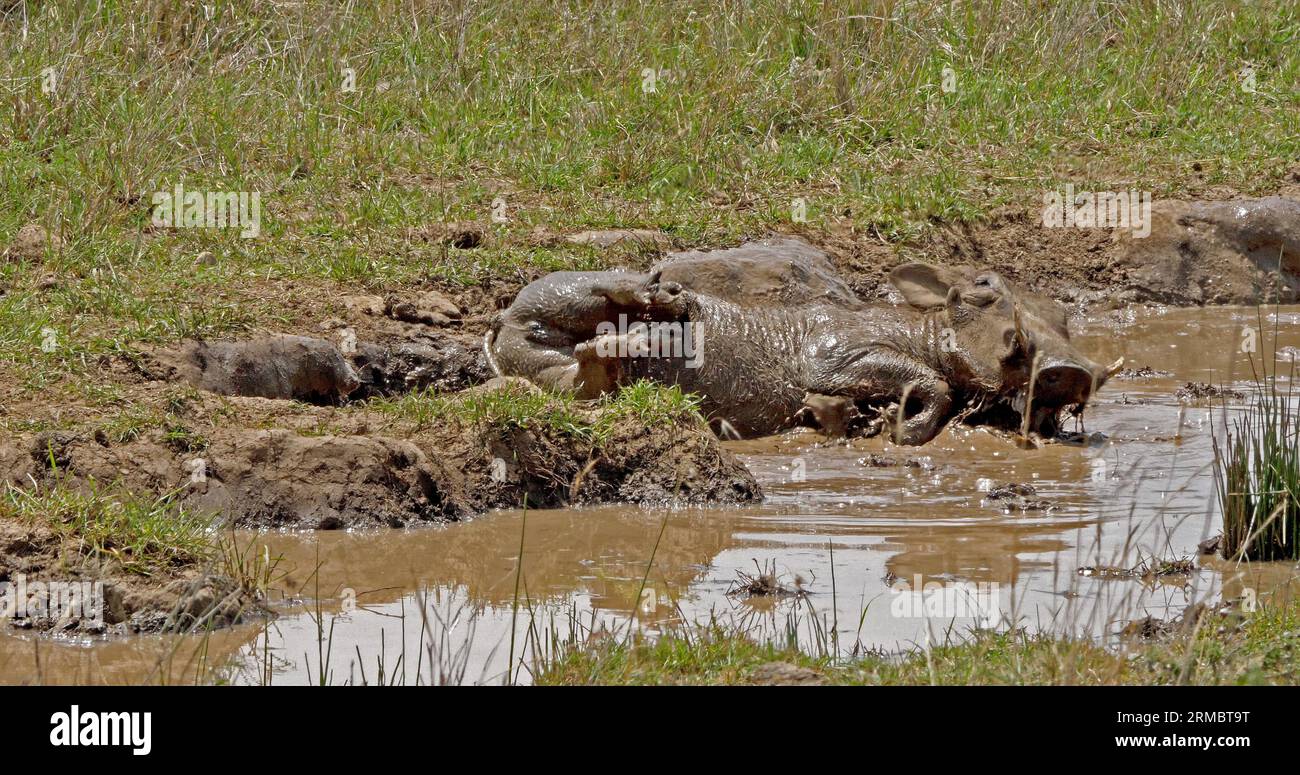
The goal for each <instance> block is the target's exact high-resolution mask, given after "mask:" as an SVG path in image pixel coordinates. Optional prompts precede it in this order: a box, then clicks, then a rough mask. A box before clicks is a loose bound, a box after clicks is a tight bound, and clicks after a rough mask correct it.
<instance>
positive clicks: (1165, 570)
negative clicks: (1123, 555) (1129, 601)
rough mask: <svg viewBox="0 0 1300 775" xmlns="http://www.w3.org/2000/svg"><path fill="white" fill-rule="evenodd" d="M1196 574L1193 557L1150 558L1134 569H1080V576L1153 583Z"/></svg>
mask: <svg viewBox="0 0 1300 775" xmlns="http://www.w3.org/2000/svg"><path fill="white" fill-rule="evenodd" d="M1195 572H1196V561H1195V560H1193V559H1192V558H1191V557H1177V558H1172V559H1159V558H1156V557H1150V558H1147V559H1143V560H1141V561H1139V562H1138V564H1137V565H1134V566H1132V567H1125V566H1119V565H1085V566H1083V567H1081V568H1079V569H1078V573H1079V575H1080V576H1087V577H1089V578H1096V579H1134V578H1136V579H1141V580H1142V581H1143V582H1145V583H1148V584H1150V583H1153V582H1156V581H1159V580H1162V579H1167V578H1170V577H1185V576H1188V575H1191V574H1192V573H1195Z"/></svg>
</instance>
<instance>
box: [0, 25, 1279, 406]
mask: <svg viewBox="0 0 1300 775" xmlns="http://www.w3.org/2000/svg"><path fill="white" fill-rule="evenodd" d="M10 6H13V7H14V8H15V10H11V11H10V12H9V14H8V15H7V16H6V17H4V18H3V19H0V49H2V50H4V51H5V56H4V57H3V58H2V59H0V103H3V104H4V109H3V110H0V168H3V169H4V170H5V175H4V176H3V177H0V201H4V202H5V203H6V204H5V207H4V208H3V209H0V244H4V243H7V242H8V241H9V240H10V239H11V238H12V237H13V235H15V234H16V233H17V231H18V230H19V228H21V227H22V226H23V225H24V224H25V223H29V222H36V223H40V224H42V225H44V226H45V227H46V228H48V229H49V230H50V231H52V232H54V233H56V234H58V235H60V236H61V237H62V239H63V243H64V244H63V247H62V248H61V249H60V250H55V251H50V252H48V253H47V254H46V255H45V256H43V257H40V258H37V259H30V260H24V261H7V262H0V286H3V287H4V288H5V289H6V293H5V294H4V295H2V296H0V360H3V361H5V362H9V363H13V364H17V365H18V366H19V367H20V368H21V370H22V371H21V374H22V375H23V384H24V385H25V387H26V388H27V389H28V390H29V391H31V392H33V393H35V392H38V391H40V390H43V389H45V388H46V387H47V386H48V385H49V384H50V383H51V382H57V381H58V380H61V379H66V378H68V377H69V376H72V375H78V374H81V373H83V372H85V371H86V370H87V366H88V364H90V365H93V364H94V363H95V360H96V359H97V358H98V357H99V356H102V355H104V354H110V353H113V352H116V351H119V350H120V349H122V348H124V347H128V346H130V345H131V344H132V343H135V342H154V341H170V340H175V339H178V338H182V337H187V336H214V335H220V334H226V333H231V332H237V331H240V330H245V329H248V328H251V327H256V326H267V327H273V326H275V325H278V324H283V323H284V322H285V321H291V320H292V319H294V316H295V315H296V314H299V313H297V312H295V309H294V305H293V304H292V303H291V302H292V301H294V300H295V299H296V298H299V297H300V296H301V294H294V293H291V292H288V291H286V290H285V288H284V287H283V284H284V283H293V282H306V283H322V284H324V285H325V286H326V287H327V288H328V287H331V286H334V285H338V286H346V287H347V288H348V289H350V290H352V292H355V290H356V289H362V288H364V289H371V290H374V289H379V288H383V287H386V286H390V285H393V284H398V285H400V284H407V283H412V282H416V281H420V280H423V279H426V278H433V279H436V280H439V281H442V282H448V283H456V284H466V285H474V284H477V283H480V282H482V281H484V280H485V279H493V278H501V277H506V278H517V277H519V275H520V270H521V269H528V268H533V267H536V268H541V269H547V270H549V269H559V268H588V267H594V266H603V265H605V264H607V263H611V262H618V261H623V260H625V258H626V256H625V255H624V254H622V253H619V252H617V251H615V252H613V253H602V252H599V251H593V250H592V249H589V248H583V247H578V246H572V245H567V244H565V243H563V242H560V243H558V244H553V243H550V242H543V243H541V244H538V243H536V242H534V241H532V240H530V239H529V235H530V234H531V233H532V231H533V229H534V228H536V227H545V228H546V229H549V230H551V231H553V232H555V233H565V232H569V231H573V230H577V229H581V228H592V227H602V226H614V225H617V226H638V227H649V228H657V229H661V230H663V231H665V232H667V233H669V234H671V235H672V236H673V237H674V238H675V239H676V240H677V241H678V242H680V243H682V244H684V245H698V244H716V243H720V242H727V241H732V240H735V239H738V238H739V237H741V236H747V235H753V234H758V233H761V232H763V231H766V230H768V229H772V228H778V229H789V228H792V227H795V226H796V225H795V224H792V223H791V217H792V216H791V209H792V208H791V201H792V200H793V199H794V198H795V197H802V198H805V199H806V200H807V206H808V223H807V224H806V225H804V226H799V228H806V229H809V230H814V231H816V230H819V229H827V228H829V227H830V225H831V224H832V222H835V223H839V224H841V225H847V226H852V227H853V228H854V229H856V230H857V233H859V234H865V235H876V234H879V235H881V236H884V237H886V238H888V239H890V240H895V241H898V240H904V239H908V238H911V237H916V236H918V235H923V234H924V233H926V232H927V231H928V230H930V229H932V228H934V226H935V224H937V223H942V222H950V221H959V220H967V219H973V218H977V217H980V216H981V215H983V214H986V213H988V212H990V211H992V210H994V209H995V208H997V207H999V206H1001V205H1002V204H1004V203H1007V202H1028V203H1033V202H1037V201H1039V197H1040V195H1041V192H1042V191H1043V190H1044V189H1047V188H1055V187H1057V186H1058V185H1060V184H1062V183H1064V182H1066V181H1070V182H1074V183H1075V184H1076V185H1079V186H1081V187H1093V188H1101V189H1118V188H1124V189H1127V188H1129V187H1136V188H1139V189H1142V190H1150V191H1153V192H1154V193H1155V194H1156V195H1157V196H1159V195H1164V194H1178V193H1182V192H1185V191H1187V190H1188V189H1189V188H1203V187H1207V186H1219V185H1224V186H1230V187H1234V188H1237V189H1239V190H1241V191H1243V192H1247V193H1260V192H1265V191H1270V190H1275V189H1276V187H1277V186H1278V184H1279V182H1280V181H1281V180H1282V179H1283V177H1284V175H1285V173H1286V171H1287V170H1288V169H1289V168H1290V167H1292V166H1293V165H1294V164H1295V162H1296V160H1297V159H1298V158H1300V131H1298V130H1300V126H1298V124H1300V118H1298V117H1300V94H1298V93H1297V88H1296V85H1297V83H1300V46H1298V45H1297V43H1298V42H1300V10H1297V8H1296V6H1295V5H1294V4H1293V3H1290V2H1285V1H1284V0H1264V1H1263V2H1228V3H1220V2H1211V0H1191V1H1190V2H1167V1H1165V0H1149V1H1148V2H1142V3H1136V4H1130V3H1110V2H1103V3H1096V2H1084V0H1065V2H1060V3H1052V4H1049V5H1048V6H1044V5H1043V4H1041V3H1038V2H1030V0H1005V1H1004V2H996V3H994V4H993V5H992V6H990V5H989V4H987V3H977V2H956V3H948V4H930V3H889V4H881V3H867V2H849V3H840V4H835V3H831V4H827V3H822V2H817V1H815V0H756V2H752V3H743V4H732V5H729V6H725V7H720V6H718V5H717V4H716V3H712V2H707V1H706V0H663V1H662V2H649V3H644V4H642V3H635V4H633V3H621V4H616V5H610V4H607V3H602V2H597V3H591V2H578V0H568V1H567V2H559V3H546V4H536V3H523V4H520V3H515V2H506V1H505V0H489V1H488V2H481V3H461V2H456V3H448V4H433V5H420V4H416V5H411V4H409V3H405V2H397V1H396V0H381V2H378V3H374V4H360V5H358V4H352V5H346V4H345V5H339V4H337V3H329V2H323V0H314V1H312V2H307V3H304V4H300V5H294V4H273V3H257V2H251V0H235V2H230V3H219V4H212V5H211V7H212V8H213V9H214V10H213V13H212V16H211V18H207V16H206V14H205V12H204V6H203V5H201V4H194V5H188V6H187V5H176V4H173V3H164V2H157V0H120V1H115V0H105V1H104V2H97V3H93V4H91V3H82V2H69V1H67V0H65V1H64V2H44V3H31V2H28V3H26V4H25V7H26V12H25V14H24V13H23V12H22V7H23V4H19V5H17V6H14V4H10ZM24 20H25V22H24ZM1247 64H1250V65H1251V66H1253V67H1254V71H1255V79H1256V82H1257V88H1256V89H1255V91H1253V92H1250V91H1246V90H1244V89H1243V88H1242V80H1241V77H1240V71H1241V69H1242V67H1244V66H1245V65H1247ZM345 67H346V68H352V69H353V70H354V71H355V86H356V88H355V90H354V91H350V90H345V89H344V88H343V87H344V78H345V73H344V68H345ZM46 68H52V72H53V73H54V75H55V88H54V90H53V91H52V92H49V93H46V92H45V91H43V90H42V86H43V85H44V84H45V82H46V79H45V77H44V73H45V72H46ZM647 69H649V70H653V71H655V73H656V81H655V88H654V90H653V91H648V90H646V89H645V88H643V75H642V73H643V71H645V70H647ZM945 69H947V70H950V71H951V73H952V74H953V75H954V76H955V89H953V90H951V91H945V90H944V89H943V79H944V72H945ZM1194 167H1195V168H1196V169H1199V170H1201V172H1199V173H1198V172H1194ZM177 183H180V184H183V185H184V186H186V187H187V188H188V189H190V190H199V191H202V190H212V191H258V192H261V194H262V204H263V218H262V236H261V237H259V238H258V239H254V240H244V239H241V238H239V236H238V235H237V233H236V231H235V230H212V229H179V230H167V229H164V230H160V231H153V230H149V229H146V226H147V225H148V223H149V213H150V208H151V198H152V194H153V192H155V191H159V190H168V189H170V188H171V187H172V186H174V185H175V184H177ZM498 197H499V198H501V199H503V200H504V201H505V203H506V211H505V213H506V217H507V218H508V220H507V221H506V222H505V223H494V222H492V221H491V219H490V213H491V206H492V202H493V201H494V200H495V199H497V198H498ZM450 220H473V221H479V222H482V223H488V224H490V226H491V228H490V230H489V231H490V234H489V240H488V243H487V244H486V245H485V246H484V247H482V248H479V249H476V250H459V249H455V248H448V247H446V246H443V245H439V244H436V243H430V242H422V241H419V240H412V239H410V238H409V237H408V235H407V230H408V229H410V228H412V227H420V226H423V225H426V224H428V223H430V222H439V221H450ZM203 251H211V252H212V253H213V254H214V255H215V256H216V259H217V260H216V261H215V263H214V264H213V265H211V266H197V265H196V264H195V262H194V258H195V256H197V255H198V254H199V253H201V252H203ZM51 283H52V284H51ZM339 290H341V289H339ZM313 322H315V321H313ZM45 328H51V329H53V330H55V331H56V332H57V334H58V341H59V346H58V348H57V349H56V350H55V351H53V352H44V351H42V350H41V347H40V345H41V342H42V340H43V336H42V330H43V329H45Z"/></svg>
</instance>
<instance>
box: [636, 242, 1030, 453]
mask: <svg viewBox="0 0 1300 775" xmlns="http://www.w3.org/2000/svg"><path fill="white" fill-rule="evenodd" d="M918 266H921V265H909V267H918ZM906 271H907V270H904V274H906ZM665 295H671V296H675V297H676V298H675V299H674V300H673V301H671V302H666V301H665V300H664V298H663V297H664V296H665ZM951 296H952V299H951V302H950V303H946V304H945V306H944V307H942V308H940V309H937V310H933V311H925V312H923V311H920V310H918V309H915V308H912V307H894V306H885V305H871V306H865V307H863V308H861V309H858V310H847V309H843V308H840V307H837V306H830V305H819V306H815V307H806V308H798V309H794V310H783V309H776V308H744V307H740V306H738V305H736V304H733V303H731V302H727V301H722V300H720V299H715V298H712V297H710V296H707V295H704V294H697V293H694V292H691V291H684V290H679V289H675V288H672V287H667V288H666V289H665V290H664V291H661V292H660V294H658V295H657V296H656V300H655V301H656V303H657V305H658V306H659V307H660V308H671V309H672V311H673V312H674V313H675V314H676V316H678V317H679V319H685V320H690V321H691V322H692V323H693V324H695V325H698V326H701V327H702V329H703V342H704V346H703V352H704V357H703V359H702V360H701V361H700V362H699V363H698V366H697V367H695V368H692V367H691V366H690V365H689V361H688V360H687V359H685V358H640V359H629V362H628V363H627V364H626V365H625V367H626V368H627V370H628V374H629V375H630V376H633V377H650V378H653V379H657V380H661V381H664V382H669V383H673V384H677V385H680V386H681V387H682V389H683V390H688V391H691V392H695V393H699V394H700V395H701V396H703V398H704V407H703V408H704V410H705V411H706V412H708V413H709V414H710V415H711V416H714V417H718V418H721V419H724V420H726V421H727V423H729V424H730V426H731V427H732V428H734V429H735V430H736V431H737V432H738V433H740V434H741V435H744V436H755V435H763V434H769V433H774V432H777V431H780V430H782V429H783V428H786V427H789V426H790V425H792V424H794V422H795V417H796V415H797V414H798V413H799V412H800V410H801V409H802V408H803V407H804V406H805V405H806V401H805V396H806V394H808V393H813V394H820V395H824V396H840V397H846V398H849V399H851V400H853V401H854V402H855V403H862V404H866V405H873V406H877V407H888V406H889V405H890V404H900V403H902V402H904V401H906V403H907V406H908V407H909V411H907V412H905V413H904V414H905V417H904V419H903V422H902V424H901V426H899V427H895V428H893V429H892V430H891V435H892V436H893V437H894V438H895V440H896V441H897V442H898V443H901V444H924V443H926V442H927V441H929V440H930V439H932V438H934V436H935V435H936V434H937V433H938V432H939V430H940V429H941V428H942V427H943V424H944V423H945V422H946V421H947V419H948V418H949V417H950V415H951V410H952V409H953V407H954V401H955V400H957V399H965V398H968V397H969V396H971V395H973V394H986V393H987V394H999V393H1003V392H1008V391H1014V390H1016V389H1018V388H1019V387H1020V386H1021V385H1023V384H1025V383H1027V381H1028V366H1027V363H1028V361H1027V357H1028V353H1027V352H1026V351H1024V349H1023V348H1024V346H1025V345H1024V343H1023V341H1021V340H1015V338H1014V328H1013V327H1014V320H1013V318H1012V316H1011V315H1010V314H1009V312H1008V313H1007V314H1003V315H1002V316H1001V317H1000V318H999V317H997V315H998V313H999V312H1001V310H995V311H994V312H993V313H992V314H990V313H987V312H986V311H985V310H983V309H981V308H978V307H976V306H974V305H972V304H970V303H967V302H965V301H963V300H962V298H961V293H960V291H956V290H955V291H954V292H953V293H952V294H951ZM947 301H948V299H947V297H945V302H947ZM1008 330H1011V331H1012V340H1008V339H1007V331H1008ZM1017 348H1020V349H1019V350H1017ZM1017 353H1019V357H1017ZM981 361H984V362H981ZM896 416H897V414H896V411H894V410H893V409H891V410H889V411H887V412H886V416H885V419H886V421H887V422H891V421H893V420H895V418H896Z"/></svg>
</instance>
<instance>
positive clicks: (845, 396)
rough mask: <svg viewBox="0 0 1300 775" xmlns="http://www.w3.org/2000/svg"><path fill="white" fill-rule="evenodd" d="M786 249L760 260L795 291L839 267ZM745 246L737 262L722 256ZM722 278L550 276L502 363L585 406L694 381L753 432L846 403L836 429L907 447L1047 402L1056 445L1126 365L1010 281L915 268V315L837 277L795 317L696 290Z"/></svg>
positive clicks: (898, 272)
mask: <svg viewBox="0 0 1300 775" xmlns="http://www.w3.org/2000/svg"><path fill="white" fill-rule="evenodd" d="M773 244H774V243H764V244H762V245H761V251H758V252H753V251H751V253H750V254H749V256H750V257H751V258H752V257H753V256H756V255H757V256H759V257H760V258H761V259H762V260H763V262H765V263H764V265H765V266H766V268H767V269H768V270H771V269H772V268H773V266H774V262H775V263H779V262H780V261H782V260H784V261H785V262H786V263H787V264H791V265H792V266H794V268H795V271H794V272H793V273H791V272H788V271H787V272H786V274H787V275H791V276H793V277H794V279H793V280H792V282H793V283H795V284H798V283H800V282H803V280H802V279H801V278H804V277H818V278H821V277H823V275H824V273H825V271H826V269H827V267H821V266H806V267H800V266H799V265H800V264H804V263H808V262H810V261H813V259H812V258H810V257H809V256H806V255H801V254H798V253H797V252H795V253H791V256H793V257H787V258H785V259H779V258H778V257H777V256H776V254H775V253H774V251H773ZM798 244H801V245H805V246H806V243H798ZM745 250H746V248H739V249H737V250H735V251H722V252H720V253H719V254H718V255H719V260H720V261H728V260H733V259H734V258H735V256H734V255H733V256H730V257H729V256H728V255H727V254H742V255H743V253H744V251H745ZM814 263H815V262H814ZM694 268H695V269H699V266H698V261H697V264H696V266H695V267H694ZM760 268H762V267H760ZM777 268H778V269H779V267H777ZM777 274H779V272H777ZM708 275H709V273H707V272H704V273H700V272H692V273H690V274H689V275H688V274H685V273H682V272H678V271H675V270H674V267H673V264H672V262H668V263H666V264H664V265H661V266H660V267H658V268H656V270H654V271H652V272H649V273H644V274H637V273H628V272H557V273H554V274H551V275H548V276H546V277H544V278H542V279H540V280H538V281H536V282H534V283H532V284H530V285H529V286H528V287H526V288H524V289H523V291H521V292H520V293H519V296H518V297H517V298H516V300H515V302H514V304H512V305H511V306H510V308H509V309H507V310H505V311H504V312H503V313H502V314H501V315H499V316H498V317H497V319H496V320H495V321H494V322H493V325H492V327H491V329H490V330H489V332H488V334H487V336H486V337H485V341H484V345H485V350H486V352H487V356H488V359H489V361H490V363H491V364H492V367H493V369H494V370H495V371H497V373H498V374H501V375H511V376H520V377H525V378H527V379H529V380H532V381H534V382H536V383H538V384H540V385H543V386H546V387H551V388H560V389H567V390H573V391H575V393H576V394H577V395H578V396H579V397H583V398H590V397H594V396H597V395H599V394H601V393H603V392H605V391H608V390H610V389H612V388H613V387H615V386H617V385H619V384H622V383H625V382H627V381H629V380H632V379H636V378H641V377H646V378H651V379H655V380H659V381H662V382H665V383H669V384H676V385H680V386H681V387H682V389H683V390H687V391H690V392H694V393H698V394H700V395H701V396H702V397H703V400H704V403H703V409H704V410H705V412H706V413H707V414H708V415H709V416H710V418H711V419H716V420H717V421H718V422H719V423H720V426H721V427H723V428H726V429H729V430H731V431H734V432H735V433H736V434H738V435H743V436H754V435H764V434H769V433H774V432H777V431H780V430H782V429H784V428H787V427H790V426H791V425H793V424H795V423H796V422H798V419H799V418H800V417H802V416H806V415H807V414H808V413H809V412H808V411H807V410H809V409H810V410H811V411H812V414H813V415H814V416H819V417H820V416H822V415H826V414H828V413H827V407H828V405H829V406H834V405H835V404H836V401H831V400H828V399H837V400H838V403H839V405H840V406H841V407H842V409H843V410H844V414H845V416H846V417H847V419H846V417H841V418H840V419H839V420H837V421H836V422H834V423H828V422H822V424H823V425H824V426H828V427H834V428H837V429H838V428H841V427H843V426H844V425H845V424H846V423H850V421H851V420H852V419H854V418H856V417H857V416H863V417H869V418H872V420H873V423H874V427H885V428H888V430H889V432H890V434H891V435H892V436H893V437H894V439H895V440H896V441H898V442H899V443H903V444H924V443H925V442H927V441H929V440H930V439H932V438H934V436H935V435H936V434H937V433H938V432H939V431H940V430H941V429H942V427H943V426H944V424H945V423H946V422H947V421H948V420H949V419H950V418H951V417H952V416H953V415H954V414H955V413H956V412H957V410H958V409H966V410H969V412H968V413H975V412H982V413H984V414H985V415H986V416H987V417H989V418H990V419H991V420H997V421H1000V422H1003V423H1004V424H1011V423H1010V422H1009V421H1008V420H1007V419H1006V415H1005V412H1009V411H1019V410H1023V409H1024V408H1025V406H1026V405H1032V407H1033V411H1032V412H1030V415H1029V423H1028V429H1029V430H1033V431H1035V432H1038V433H1041V434H1044V435H1054V434H1055V433H1056V432H1057V431H1058V430H1059V426H1058V424H1057V417H1058V416H1059V414H1060V412H1061V410H1062V409H1064V408H1066V407H1067V406H1071V405H1074V406H1082V405H1083V404H1084V403H1086V401H1087V400H1088V398H1089V397H1090V396H1091V395H1092V393H1093V392H1094V391H1095V390H1096V388H1097V387H1098V386H1100V385H1101V383H1103V382H1104V381H1105V380H1106V378H1107V377H1108V376H1109V374H1110V373H1113V371H1115V370H1117V369H1118V368H1119V364H1115V365H1113V366H1112V367H1111V368H1110V369H1102V368H1101V367H1099V366H1098V365H1097V364H1095V363H1093V362H1092V361H1090V360H1088V359H1087V358H1085V357H1084V356H1083V355H1081V354H1080V353H1078V352H1077V351H1075V349H1074V348H1073V347H1072V346H1071V345H1070V343H1069V338H1068V336H1069V335H1068V329H1067V328H1066V326H1065V313H1064V310H1063V309H1061V308H1060V306H1059V305H1057V304H1056V303H1055V302H1052V301H1051V300H1050V299H1046V298H1044V297H1039V296H1033V295H1031V294H1024V293H1022V292H1019V291H1018V290H1017V289H1015V288H1014V287H1013V286H1011V285H1010V284H1009V283H1007V282H1006V281H1005V280H1003V279H1002V278H1001V277H1000V276H999V275H997V274H996V273H994V272H974V271H970V270H960V269H958V270H953V269H941V268H938V267H934V266H930V265H927V264H904V265H902V266H899V267H897V268H896V269H894V270H893V272H891V274H890V280H891V282H892V283H893V285H894V287H895V288H897V289H898V291H899V292H900V293H901V294H902V296H903V299H904V300H905V301H906V302H907V303H906V304H905V305H888V304H863V303H861V302H859V301H857V300H856V298H853V299H845V298H843V294H841V293H840V291H839V289H838V288H836V287H831V285H833V284H828V282H825V281H823V280H821V279H819V280H818V283H817V287H816V288H815V289H814V290H816V292H815V293H805V294H803V296H805V297H807V299H808V300H807V301H804V302H803V303H796V304H795V305H794V306H782V305H781V304H779V303H776V304H774V303H770V302H771V298H772V297H773V294H772V293H770V288H765V290H764V301H763V303H757V302H754V303H749V299H747V298H746V296H745V293H746V291H745V290H744V289H743V288H741V287H740V286H735V287H724V286H725V284H720V283H719V282H718V280H717V276H716V274H715V276H713V277H709V280H708V283H709V284H711V285H712V287H711V288H707V289H706V288H701V287H699V286H694V287H688V286H692V285H694V284H693V283H692V282H691V281H690V279H689V278H690V276H697V277H698V276H708ZM668 277H680V278H681V280H683V282H679V281H678V280H673V279H667V278H668ZM750 285H753V284H752V283H750ZM827 287H830V288H831V291H833V292H832V293H830V294H829V297H828V294H827V293H826V292H825V291H826V288H827ZM710 291H713V292H710ZM714 292H716V293H717V294H718V295H714ZM799 295H800V294H798V293H794V294H793V296H795V297H797V296H799ZM786 296H791V294H786ZM723 297H728V298H723ZM616 321H623V322H626V323H627V325H624V326H621V327H616V326H615V325H614V323H615V322H616ZM611 329H613V330H611ZM647 356H654V357H647ZM1035 366H1037V372H1036V379H1033V380H1031V377H1033V376H1035ZM1031 381H1032V383H1033V386H1034V388H1035V389H1034V390H1033V392H1032V393H1031V391H1030V386H1031ZM801 410H803V411H801ZM1022 425H1023V423H1022Z"/></svg>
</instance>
